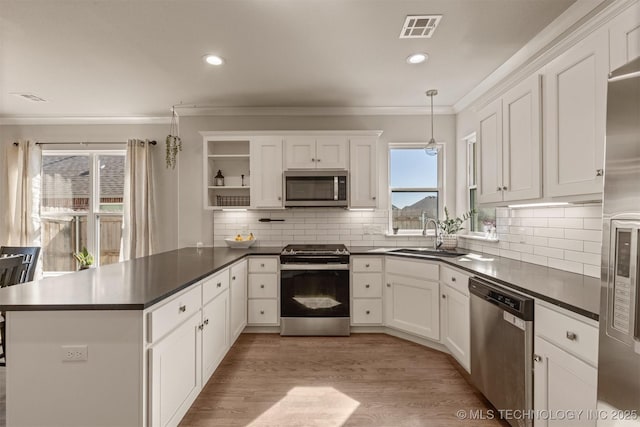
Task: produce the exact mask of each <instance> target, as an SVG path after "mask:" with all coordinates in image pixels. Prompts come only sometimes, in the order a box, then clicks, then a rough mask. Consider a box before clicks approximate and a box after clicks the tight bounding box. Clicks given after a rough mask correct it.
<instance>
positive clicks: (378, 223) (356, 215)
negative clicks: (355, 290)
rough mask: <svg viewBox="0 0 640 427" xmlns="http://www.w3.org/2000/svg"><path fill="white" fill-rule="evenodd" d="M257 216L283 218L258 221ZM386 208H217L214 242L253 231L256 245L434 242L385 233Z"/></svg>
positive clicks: (424, 244) (214, 219)
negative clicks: (249, 209)
mask: <svg viewBox="0 0 640 427" xmlns="http://www.w3.org/2000/svg"><path fill="white" fill-rule="evenodd" d="M260 218H271V219H284V222H259V221H258V220H259V219H260ZM388 221H389V220H388V211H387V210H376V211H371V212H370V211H348V210H344V209H335V208H299V209H286V210H265V211H247V212H237V211H216V212H214V216H213V245H214V246H225V242H224V239H225V238H227V237H233V236H235V235H236V234H238V233H242V234H246V233H248V232H252V233H253V234H254V235H255V236H256V238H257V239H258V241H257V242H256V245H257V246H285V245H287V244H289V243H292V242H293V243H302V244H305V243H309V244H311V243H344V244H345V245H347V246H387V247H406V246H410V247H420V246H428V245H433V238H432V237H423V236H403V235H402V234H400V235H397V236H387V235H386V233H387V229H388Z"/></svg>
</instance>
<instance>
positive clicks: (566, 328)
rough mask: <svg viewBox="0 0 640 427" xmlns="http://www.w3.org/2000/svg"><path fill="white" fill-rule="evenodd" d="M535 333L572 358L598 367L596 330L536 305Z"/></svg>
mask: <svg viewBox="0 0 640 427" xmlns="http://www.w3.org/2000/svg"><path fill="white" fill-rule="evenodd" d="M535 310H536V311H535V323H534V324H535V333H536V335H537V336H539V337H542V338H544V339H546V340H547V341H549V342H551V343H553V344H556V345H557V346H558V347H560V348H562V349H563V350H565V351H567V352H569V353H571V354H573V355H574V356H576V357H578V358H580V359H582V360H584V361H586V362H588V363H590V364H591V365H593V366H598V329H597V328H595V327H593V326H591V325H589V324H587V323H584V322H581V321H580V320H578V319H574V318H572V317H569V316H567V315H565V314H562V313H560V312H557V311H555V310H551V309H549V308H547V307H543V306H541V305H538V304H536V306H535Z"/></svg>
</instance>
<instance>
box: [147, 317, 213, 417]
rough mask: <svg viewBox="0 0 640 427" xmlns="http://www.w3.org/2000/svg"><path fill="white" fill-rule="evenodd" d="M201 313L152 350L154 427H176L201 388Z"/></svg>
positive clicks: (150, 391) (152, 412) (151, 392)
mask: <svg viewBox="0 0 640 427" xmlns="http://www.w3.org/2000/svg"><path fill="white" fill-rule="evenodd" d="M200 321H201V312H200V311H198V312H197V313H196V314H194V315H193V316H192V317H191V318H189V319H188V320H186V321H185V322H184V323H183V324H182V325H181V326H180V327H178V328H177V329H176V330H174V331H173V332H172V333H171V334H169V335H167V337H166V338H164V339H163V340H162V341H160V342H159V343H158V344H156V345H154V346H153V347H152V348H151V349H150V350H149V359H150V361H149V364H150V372H149V375H150V378H151V382H150V385H149V393H150V396H149V399H150V402H151V410H150V411H149V412H150V418H151V420H150V421H151V423H150V424H151V425H152V426H153V427H158V426H162V427H166V426H177V425H178V423H179V422H180V420H181V419H182V417H183V416H184V414H185V413H186V412H187V410H188V409H189V407H190V406H191V404H192V403H193V401H194V400H195V399H196V397H197V396H198V393H200V389H201V388H202V382H201V381H202V374H201V369H202V364H201V341H200V340H201V333H200V329H199V326H200Z"/></svg>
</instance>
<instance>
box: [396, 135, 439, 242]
mask: <svg viewBox="0 0 640 427" xmlns="http://www.w3.org/2000/svg"><path fill="white" fill-rule="evenodd" d="M426 146H427V143H426V142H390V143H389V146H388V147H387V190H388V193H387V201H388V203H387V207H388V212H389V213H388V229H387V235H390V236H417V235H420V236H421V235H422V230H420V229H406V230H400V231H399V232H398V234H393V208H392V204H393V203H392V202H393V198H392V194H393V192H394V191H396V192H400V191H407V192H416V193H417V192H436V193H437V194H438V209H437V218H434V219H435V220H436V221H437V220H438V219H439V218H440V217H441V216H442V215H443V214H444V206H446V203H445V182H444V177H445V176H446V175H445V170H444V169H445V160H444V159H445V143H444V142H436V146H437V148H436V150H437V151H438V162H437V165H438V166H437V167H438V174H437V179H438V186H437V187H392V186H391V150H395V149H414V150H415V149H420V148H422V149H424V148H425V147H426ZM427 232H428V233H429V234H430V235H431V234H433V233H434V230H427Z"/></svg>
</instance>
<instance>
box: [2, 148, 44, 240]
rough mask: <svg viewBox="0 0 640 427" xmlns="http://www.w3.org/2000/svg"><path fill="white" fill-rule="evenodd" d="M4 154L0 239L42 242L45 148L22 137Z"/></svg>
mask: <svg viewBox="0 0 640 427" xmlns="http://www.w3.org/2000/svg"><path fill="white" fill-rule="evenodd" d="M16 144H17V145H16ZM4 157H5V162H6V163H5V165H4V168H3V169H4V171H5V176H3V179H2V180H1V182H2V186H3V188H2V195H3V199H4V200H3V201H2V206H3V207H4V208H3V210H4V212H3V214H4V215H3V219H2V227H3V230H2V233H1V234H2V235H3V236H4V240H3V241H2V242H0V243H1V244H2V245H6V246H40V188H41V170H42V151H41V150H40V147H39V146H38V145H37V144H36V143H34V142H31V141H24V140H21V141H18V142H17V143H12V144H10V145H9V146H8V147H6V150H5V156H4Z"/></svg>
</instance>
